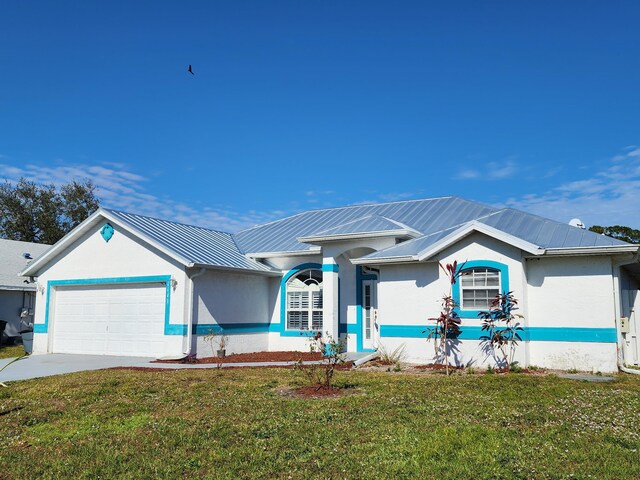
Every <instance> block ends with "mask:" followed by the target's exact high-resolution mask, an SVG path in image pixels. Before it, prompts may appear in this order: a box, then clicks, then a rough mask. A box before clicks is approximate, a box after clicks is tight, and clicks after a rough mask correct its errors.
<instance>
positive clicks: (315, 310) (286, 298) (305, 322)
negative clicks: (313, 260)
mask: <svg viewBox="0 0 640 480" xmlns="http://www.w3.org/2000/svg"><path fill="white" fill-rule="evenodd" d="M318 267H320V268H316V267H314V266H306V268H299V269H297V270H296V271H294V272H292V273H291V274H290V275H287V277H286V279H283V296H282V302H283V303H284V308H283V313H284V316H283V318H282V319H281V321H283V322H284V325H283V327H284V330H283V331H284V332H289V333H294V334H305V333H307V332H309V333H311V334H313V333H314V332H318V331H322V326H323V325H322V322H323V320H324V318H323V317H324V315H323V305H324V298H323V297H324V295H323V290H324V287H323V278H322V277H323V274H322V268H321V266H320V265H318ZM312 271H316V272H318V273H319V274H320V275H319V276H320V280H319V281H318V280H317V277H316V280H315V284H314V283H310V284H309V283H306V282H304V281H302V283H303V284H305V285H306V286H305V287H301V286H296V287H292V285H291V284H292V282H293V281H294V280H295V279H298V278H299V277H301V276H304V274H305V273H307V272H312ZM309 277H310V278H311V274H309ZM314 286H317V288H314ZM318 292H319V295H318ZM295 293H299V294H300V295H299V300H298V302H296V306H292V304H291V298H292V296H293V295H292V294H295ZM318 297H319V300H320V301H319V306H317V305H318V302H316V299H317V298H318ZM305 298H306V302H305ZM305 304H306V307H305V306H304V305H305ZM290 312H300V314H301V315H300V319H299V320H298V322H299V323H300V328H295V327H291V326H290V319H289V314H290ZM305 313H306V319H305V318H304V317H305V315H303V314H305ZM318 316H319V317H320V322H321V324H320V325H319V326H318V324H317V323H315V322H317V317H318ZM314 323H315V325H314Z"/></svg>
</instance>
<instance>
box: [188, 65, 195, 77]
mask: <svg viewBox="0 0 640 480" xmlns="http://www.w3.org/2000/svg"><path fill="white" fill-rule="evenodd" d="M187 71H188V72H189V73H190V74H191V75H195V73H193V69H192V68H191V65H189V70H187Z"/></svg>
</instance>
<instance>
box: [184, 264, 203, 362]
mask: <svg viewBox="0 0 640 480" xmlns="http://www.w3.org/2000/svg"><path fill="white" fill-rule="evenodd" d="M206 271H207V269H206V268H200V270H198V271H197V272H196V273H194V274H193V275H189V274H187V276H188V277H189V314H188V315H189V322H188V323H187V349H186V351H185V352H184V354H185V355H186V356H187V357H188V356H189V355H191V350H192V348H191V345H192V343H193V340H192V339H193V304H194V302H193V297H194V292H195V289H194V288H193V285H194V283H193V279H194V278H197V277H199V276H200V275H202V274H203V273H204V272H206Z"/></svg>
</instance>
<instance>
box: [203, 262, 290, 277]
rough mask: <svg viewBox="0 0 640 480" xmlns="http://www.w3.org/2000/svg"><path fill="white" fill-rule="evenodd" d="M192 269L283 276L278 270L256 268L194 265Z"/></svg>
mask: <svg viewBox="0 0 640 480" xmlns="http://www.w3.org/2000/svg"><path fill="white" fill-rule="evenodd" d="M192 268H204V269H206V270H224V271H228V272H235V273H250V274H257V275H266V276H269V277H279V276H280V275H281V273H280V272H279V271H276V270H258V269H254V268H240V267H228V266H226V265H208V264H200V263H194V264H193V266H192Z"/></svg>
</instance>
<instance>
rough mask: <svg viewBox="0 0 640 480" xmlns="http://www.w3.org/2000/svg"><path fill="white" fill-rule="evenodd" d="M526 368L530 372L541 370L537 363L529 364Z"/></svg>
mask: <svg viewBox="0 0 640 480" xmlns="http://www.w3.org/2000/svg"><path fill="white" fill-rule="evenodd" d="M527 368H528V369H529V370H530V371H532V372H537V371H538V370H542V368H540V367H539V366H537V365H529V366H528V367H527Z"/></svg>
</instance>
